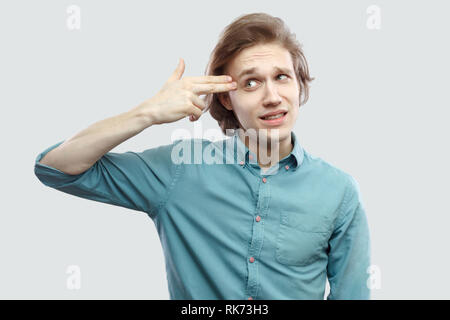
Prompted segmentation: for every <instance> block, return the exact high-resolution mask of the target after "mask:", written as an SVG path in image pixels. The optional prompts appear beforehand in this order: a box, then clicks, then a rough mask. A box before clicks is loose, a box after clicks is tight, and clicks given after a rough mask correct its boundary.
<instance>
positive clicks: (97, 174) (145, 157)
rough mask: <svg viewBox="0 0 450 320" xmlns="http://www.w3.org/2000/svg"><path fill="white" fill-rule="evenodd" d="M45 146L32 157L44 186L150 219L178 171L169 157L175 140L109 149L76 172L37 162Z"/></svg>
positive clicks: (163, 199)
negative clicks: (122, 149) (118, 150)
mask: <svg viewBox="0 0 450 320" xmlns="http://www.w3.org/2000/svg"><path fill="white" fill-rule="evenodd" d="M63 142H64V141H61V142H58V143H57V144H55V145H53V146H51V147H49V148H47V149H46V150H44V151H43V152H42V153H40V154H39V155H38V156H37V157H36V160H35V164H34V173H35V175H36V176H37V178H38V179H39V180H40V181H41V182H42V183H43V184H44V185H46V186H48V187H51V188H54V189H56V190H59V191H62V192H65V193H68V194H71V195H74V196H77V197H80V198H84V199H89V200H94V201H98V202H103V203H108V204H112V205H115V206H121V207H125V208H128V209H132V210H137V211H143V212H146V213H148V214H149V216H150V217H151V218H152V219H153V218H154V216H155V215H156V213H157V212H158V209H159V208H160V207H162V206H164V204H165V201H166V199H167V195H168V193H169V190H170V189H171V187H173V183H175V180H176V178H177V174H178V172H179V167H180V166H179V165H175V164H174V163H173V161H171V151H172V148H173V146H174V144H170V145H163V146H159V147H156V148H152V149H147V150H145V151H143V152H139V153H138V152H131V151H128V152H125V153H115V152H108V153H106V154H105V155H103V156H102V157H101V158H100V159H99V160H98V161H97V162H95V164H94V165H92V166H91V167H90V168H89V169H88V170H86V171H85V172H83V173H81V174H78V175H70V174H66V173H64V172H62V171H60V170H58V169H56V168H52V167H50V166H47V165H44V164H42V163H39V161H40V160H41V159H42V158H43V157H44V156H45V155H46V154H47V153H48V152H50V151H51V150H52V149H54V148H56V147H57V146H59V145H60V144H62V143H63Z"/></svg>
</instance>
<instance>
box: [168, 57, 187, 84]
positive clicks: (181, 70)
mask: <svg viewBox="0 0 450 320" xmlns="http://www.w3.org/2000/svg"><path fill="white" fill-rule="evenodd" d="M184 67H185V65H184V60H183V58H180V59H179V61H178V65H177V68H176V69H175V71H174V72H173V73H172V75H171V76H170V77H169V79H168V80H167V82H173V81H176V80H180V79H181V76H182V75H183V73H184Z"/></svg>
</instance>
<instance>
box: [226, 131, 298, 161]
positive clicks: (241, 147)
mask: <svg viewBox="0 0 450 320" xmlns="http://www.w3.org/2000/svg"><path fill="white" fill-rule="evenodd" d="M238 132H239V130H235V131H234V134H233V139H234V141H236V145H237V153H238V155H244V157H245V159H248V156H249V155H252V156H253V157H254V159H256V154H255V153H253V152H252V151H250V149H248V148H247V146H246V145H245V144H244V143H243V142H242V140H241V139H240V138H239V134H238ZM291 139H292V142H293V144H294V147H293V148H292V151H291V152H290V153H289V155H287V156H286V157H284V158H283V159H280V162H281V161H283V160H284V159H286V158H290V157H293V158H294V159H295V161H294V162H295V168H298V167H299V166H300V165H301V164H302V162H303V158H304V151H303V148H302V146H301V145H300V143H299V141H298V137H297V136H296V134H295V133H294V131H291Z"/></svg>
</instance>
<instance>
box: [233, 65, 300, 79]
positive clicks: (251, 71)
mask: <svg viewBox="0 0 450 320" xmlns="http://www.w3.org/2000/svg"><path fill="white" fill-rule="evenodd" d="M256 70H258V69H257V68H255V67H253V68H249V69H244V70H242V71H241V73H239V75H238V79H240V78H242V77H243V76H245V75H249V74H255V73H256ZM274 70H275V71H276V72H281V73H286V74H290V75H292V71H291V70H289V69H287V68H281V67H275V68H274Z"/></svg>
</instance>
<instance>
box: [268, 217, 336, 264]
mask: <svg viewBox="0 0 450 320" xmlns="http://www.w3.org/2000/svg"><path fill="white" fill-rule="evenodd" d="M328 229H329V228H328V224H327V222H326V221H324V219H323V218H321V217H318V216H317V215H313V214H311V213H305V212H295V211H282V212H281V213H280V227H279V230H278V236H277V247H276V252H275V255H276V259H277V260H278V262H280V263H282V264H285V265H294V266H306V265H308V264H311V263H313V262H315V261H317V260H318V259H319V257H320V256H321V255H326V250H327V247H328V239H329V236H330V232H329V230H328Z"/></svg>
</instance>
